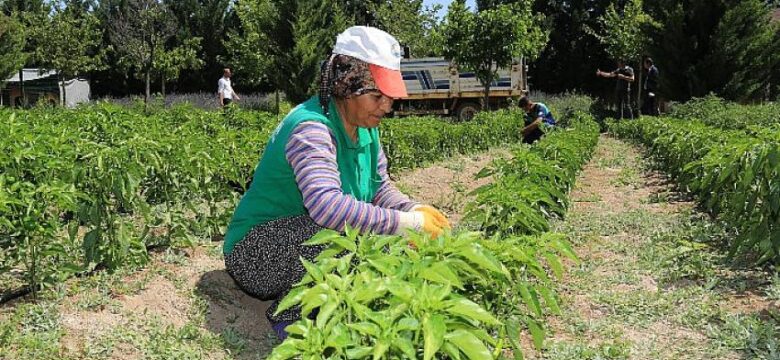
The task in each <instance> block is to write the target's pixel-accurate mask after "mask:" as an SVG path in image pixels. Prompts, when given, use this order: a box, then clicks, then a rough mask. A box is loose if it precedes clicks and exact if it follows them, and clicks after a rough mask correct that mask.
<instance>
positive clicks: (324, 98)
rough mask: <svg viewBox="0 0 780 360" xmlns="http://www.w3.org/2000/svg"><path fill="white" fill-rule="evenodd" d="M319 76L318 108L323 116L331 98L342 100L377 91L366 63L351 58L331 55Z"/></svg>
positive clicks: (326, 112)
mask: <svg viewBox="0 0 780 360" xmlns="http://www.w3.org/2000/svg"><path fill="white" fill-rule="evenodd" d="M320 74H321V75H320V106H322V111H323V112H324V113H325V115H328V110H329V107H328V104H329V103H330V98H331V97H336V98H339V99H344V98H348V97H351V96H356V95H361V94H364V93H366V92H368V91H374V90H377V87H376V83H374V77H373V76H371V70H369V68H368V63H367V62H364V61H362V60H359V59H356V58H354V57H351V56H347V55H339V54H333V55H331V56H330V58H328V60H327V61H325V62H324V63H322V68H321V69H320Z"/></svg>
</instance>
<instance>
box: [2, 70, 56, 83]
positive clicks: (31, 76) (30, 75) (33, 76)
mask: <svg viewBox="0 0 780 360" xmlns="http://www.w3.org/2000/svg"><path fill="white" fill-rule="evenodd" d="M22 71H23V72H24V81H33V80H38V79H43V78H47V77H49V76H55V75H57V73H56V72H55V71H54V70H51V71H47V72H44V73H41V70H40V69H24V70H22ZM6 81H7V82H19V73H18V72H17V73H16V74H14V76H11V77H10V78H9V79H8V80H6Z"/></svg>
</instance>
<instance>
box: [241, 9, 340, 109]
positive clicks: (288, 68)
mask: <svg viewBox="0 0 780 360" xmlns="http://www.w3.org/2000/svg"><path fill="white" fill-rule="evenodd" d="M236 13H237V15H238V17H239V19H240V21H241V29H240V30H241V32H234V33H232V34H231V36H230V39H229V40H228V42H227V48H228V49H230V50H231V59H232V60H233V63H234V67H235V68H236V72H237V73H241V74H243V75H244V76H245V77H246V78H251V79H254V81H255V82H260V81H263V80H266V81H269V82H270V83H271V84H273V85H274V87H275V88H276V89H278V90H282V91H284V93H285V95H286V96H287V98H288V99H289V100H291V101H293V102H300V101H303V100H305V99H306V98H307V97H309V96H310V95H311V94H313V92H314V91H313V90H314V89H315V79H316V76H317V74H318V72H319V64H320V61H322V60H324V59H325V58H326V57H327V55H328V53H329V51H330V50H331V48H332V47H333V44H334V43H335V41H336V35H338V34H339V33H340V32H342V31H343V30H344V29H346V28H347V26H348V24H349V23H350V22H351V21H350V19H349V18H348V17H347V16H346V14H345V13H344V9H343V7H342V4H340V3H338V2H336V1H333V0H327V1H308V0H246V1H239V2H238V3H237V4H236Z"/></svg>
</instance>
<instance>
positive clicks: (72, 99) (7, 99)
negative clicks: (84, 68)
mask: <svg viewBox="0 0 780 360" xmlns="http://www.w3.org/2000/svg"><path fill="white" fill-rule="evenodd" d="M21 80H24V95H25V96H26V97H27V104H28V105H35V104H38V103H42V102H43V103H47V104H51V105H59V103H60V99H62V98H63V90H64V93H65V95H64V98H65V106H67V107H74V106H76V105H77V104H80V103H83V102H88V101H89V95H90V88H89V81H87V80H86V79H79V78H76V79H70V80H66V81H65V89H62V87H61V86H60V85H61V84H60V82H59V81H58V80H57V73H56V72H54V71H43V72H42V71H41V70H40V69H23V70H22V74H21V79H20V74H19V73H18V72H17V73H16V74H14V75H13V76H11V77H10V78H9V79H7V80H6V83H5V85H4V86H3V87H2V89H0V101H1V102H0V105H2V106H13V107H21V106H23V104H24V103H25V101H24V99H23V97H22V86H21V85H22V83H21Z"/></svg>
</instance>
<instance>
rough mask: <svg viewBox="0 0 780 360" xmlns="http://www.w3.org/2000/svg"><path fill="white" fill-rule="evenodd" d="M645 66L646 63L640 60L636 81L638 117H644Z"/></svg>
mask: <svg viewBox="0 0 780 360" xmlns="http://www.w3.org/2000/svg"><path fill="white" fill-rule="evenodd" d="M644 65H645V64H644V62H643V61H642V59H641V58H640V59H639V67H638V68H637V69H639V76H638V77H637V81H636V113H637V116H636V117H639V116H642V110H641V109H642V104H640V103H641V102H642V90H643V89H642V73H643V72H644V71H645V67H644Z"/></svg>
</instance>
